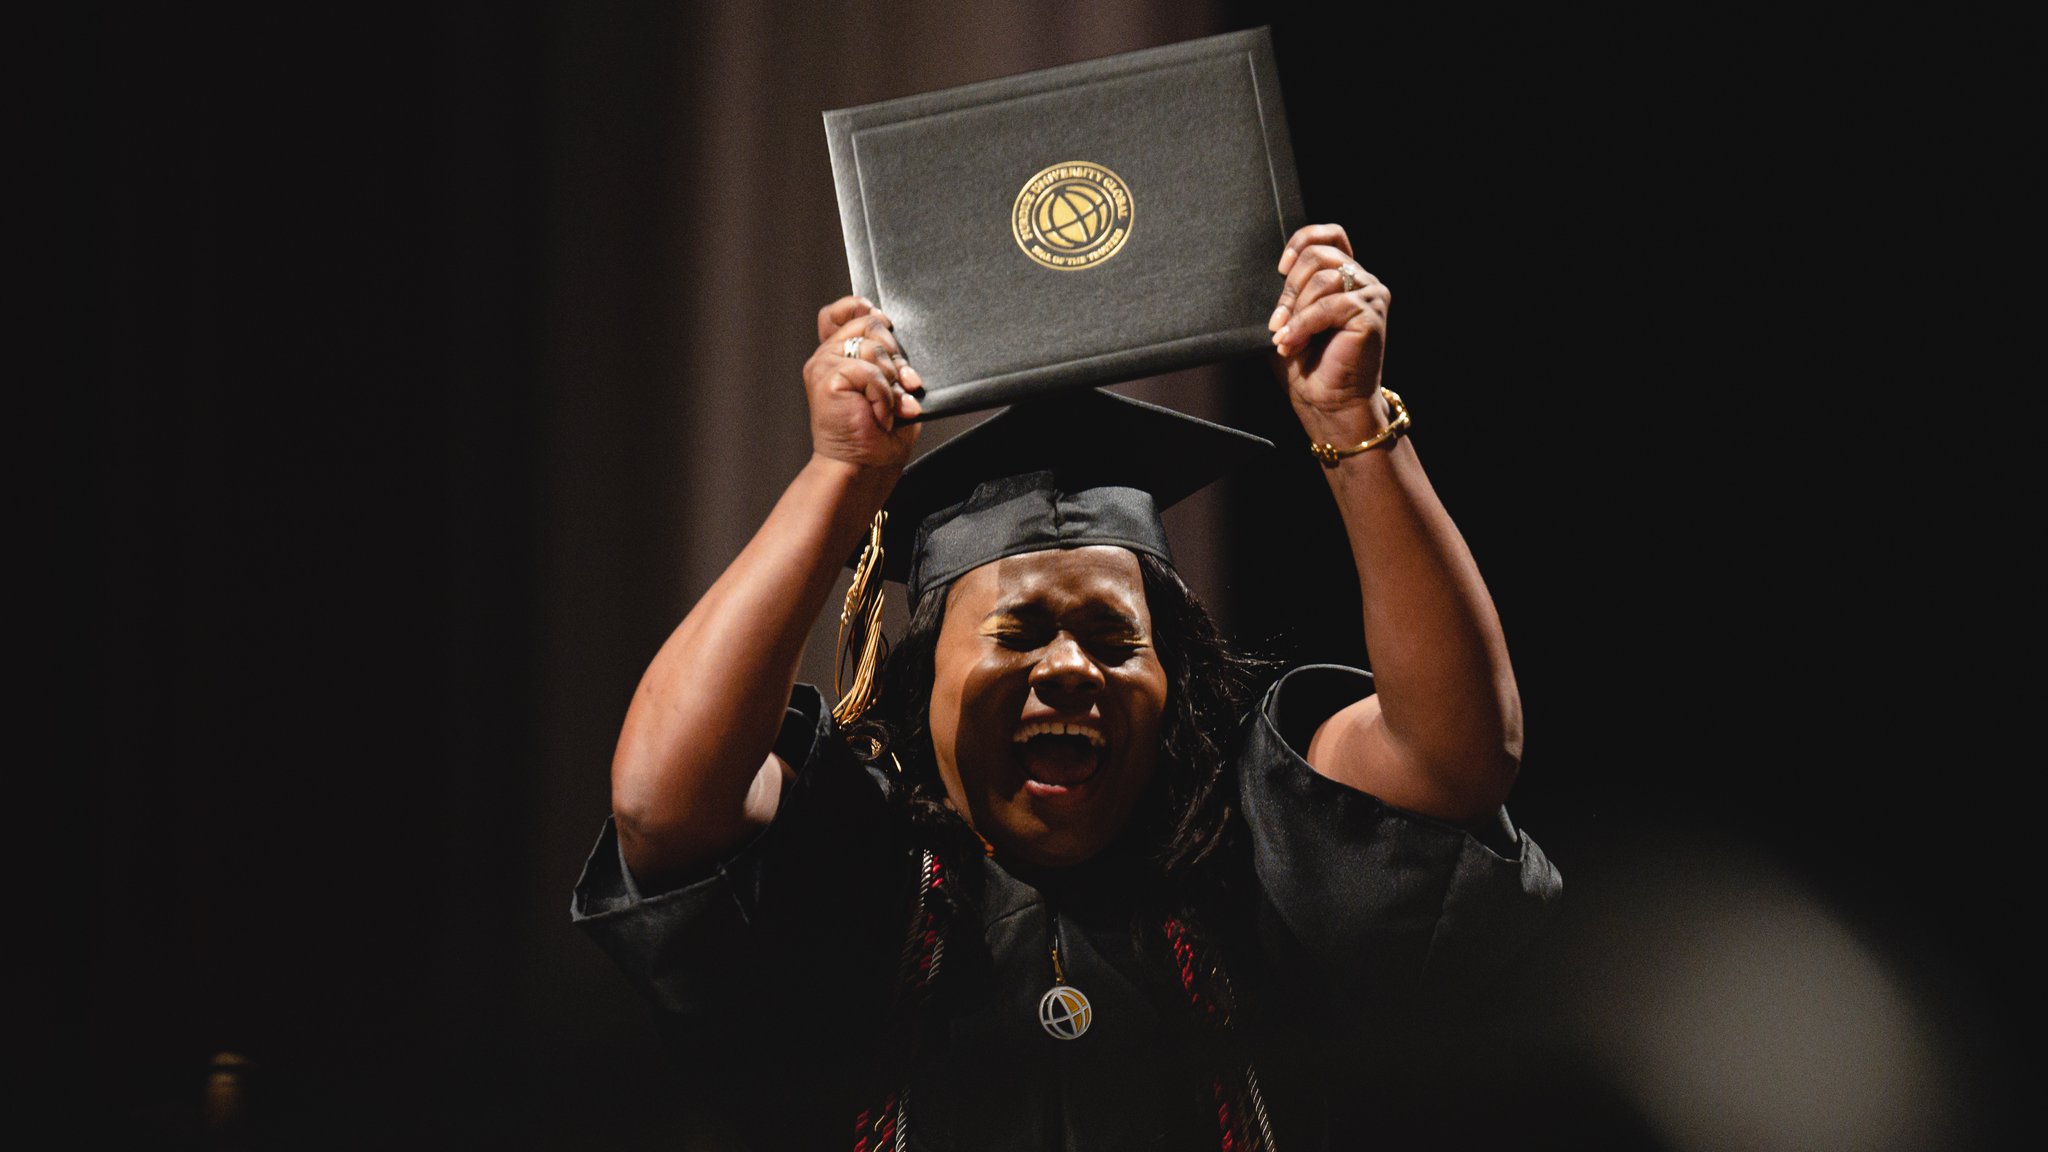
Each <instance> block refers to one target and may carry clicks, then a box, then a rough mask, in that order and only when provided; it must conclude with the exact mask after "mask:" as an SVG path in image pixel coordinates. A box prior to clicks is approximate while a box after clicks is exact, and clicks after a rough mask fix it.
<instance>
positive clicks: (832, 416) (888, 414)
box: [804, 296, 924, 471]
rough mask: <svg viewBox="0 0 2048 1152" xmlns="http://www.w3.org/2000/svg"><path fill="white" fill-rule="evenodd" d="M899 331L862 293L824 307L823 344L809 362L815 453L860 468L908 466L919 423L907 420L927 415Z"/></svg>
mask: <svg viewBox="0 0 2048 1152" xmlns="http://www.w3.org/2000/svg"><path fill="white" fill-rule="evenodd" d="M893 327H894V326H893V325H892V324H891V323H890V321H889V318H888V317H887V316H885V315H883V314H882V313H881V312H880V311H879V310H877V309H876V308H875V306H874V305H872V304H870V303H869V302H868V301H866V300H864V299H862V298H861V297H859V296H844V297H841V298H840V299H838V300H835V301H833V302H832V303H830V304H827V305H826V306H825V307H823V308H822V309H819V311H818V339H819V341H820V343H819V345H818V350H817V351H816V352H813V353H812V354H811V358H810V360H808V361H806V362H805V364H804V393H805V396H806V398H807V400H808V401H809V403H810V407H811V451H812V452H814V453H816V454H817V455H819V456H823V457H826V458H827V459H832V460H839V461H842V462H844V463H847V464H852V465H854V466H855V467H859V468H885V469H890V470H892V471H901V470H902V468H903V465H904V464H905V463H907V462H908V461H909V459H910V449H911V446H912V445H914V444H916V443H917V429H918V425H917V424H915V423H905V421H908V420H911V419H912V418H913V417H916V416H917V415H918V414H919V413H920V412H922V411H923V408H922V407H921V406H920V405H919V404H918V402H917V396H918V394H919V393H922V392H923V391H924V381H923V380H922V379H921V378H920V377H919V376H918V374H917V369H915V368H912V367H911V366H910V364H909V362H908V361H906V360H905V359H904V358H903V351H902V349H901V348H900V347H899V346H898V345H897V343H896V333H895V332H894V331H893ZM856 339H858V340H859V343H858V344H854V343H853V341H855V340H856ZM849 349H851V350H852V352H853V354H852V355H850V356H849V355H848V354H847V352H848V350H849Z"/></svg>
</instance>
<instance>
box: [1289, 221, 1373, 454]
mask: <svg viewBox="0 0 2048 1152" xmlns="http://www.w3.org/2000/svg"><path fill="white" fill-rule="evenodd" d="M1280 271H1281V273H1282V274H1284V275H1285V276H1286V277H1287V282H1286V284H1285V285H1284V286H1283V287H1282V288H1281V290H1280V302H1279V306H1278V307H1276V308H1274V309H1273V316H1272V319H1270V320H1269V321H1267V323H1266V327H1267V328H1269V329H1271V330H1272V332H1273V372H1274V375H1276V376H1278V377H1279V378H1280V380H1281V382H1282V383H1284V384H1286V385H1287V398H1288V400H1289V401H1290V402H1291V403H1292V404H1293V405H1294V411H1295V414H1296V415H1297V416H1299V417H1300V418H1301V422H1302V426H1303V427H1304V428H1305V429H1307V431H1308V432H1309V435H1310V436H1311V437H1317V436H1320V435H1321V434H1322V433H1323V432H1324V431H1325V430H1328V431H1330V432H1332V433H1335V434H1339V435H1341V436H1344V437H1350V438H1354V439H1356V438H1362V437H1363V436H1366V435H1371V434H1372V433H1373V432H1374V431H1377V430H1378V428H1379V427H1383V426H1384V425H1385V423H1386V419H1387V415H1386V407H1385V405H1384V404H1383V403H1382V402H1381V400H1380V399H1379V389H1380V360H1381V358H1382V357H1383V356H1384V355H1385V353H1386V348H1387V306H1388V304H1389V303H1390V302H1391V300H1392V296H1391V294H1390V293H1388V291H1387V286H1386V285H1384V284H1382V283H1380V282H1379V279H1378V278H1377V277H1375V276H1374V275H1373V274H1372V273H1370V272H1367V271H1366V270H1365V269H1363V268H1360V267H1359V266H1358V262H1357V260H1355V259H1353V257H1352V255H1351V238H1350V237H1349V236H1346V235H1345V234H1344V229H1343V228H1341V227H1339V226H1338V225H1335V224H1311V225H1309V226H1308V227H1306V228H1303V229H1302V230H1300V231H1299V232H1296V233H1295V234H1294V235H1293V236H1292V237H1290V238H1289V239H1288V241H1287V247H1286V249H1285V250H1283V251H1282V252H1281V255H1280ZM1361 428H1362V429H1363V432H1362V433H1361V432H1359V431H1358V430H1359V429H1361ZM1354 433H1357V435H1354Z"/></svg>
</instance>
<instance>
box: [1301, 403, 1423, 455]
mask: <svg viewBox="0 0 2048 1152" xmlns="http://www.w3.org/2000/svg"><path fill="white" fill-rule="evenodd" d="M1380 395H1382V396H1385V397H1386V398H1387V406H1388V407H1390V408H1392V409H1393V410H1394V418H1393V419H1392V420H1390V421H1388V422H1387V426H1386V427H1385V428H1382V429H1380V430H1379V431H1378V432H1375V433H1373V435H1372V436H1371V438H1369V439H1366V440H1361V441H1359V442H1358V443H1357V444H1355V445H1353V446H1352V447H1350V448H1339V447H1337V446H1336V445H1335V444H1310V445H1309V446H1308V451H1309V455H1311V456H1314V457H1315V458H1316V459H1318V460H1321V461H1322V462H1323V467H1325V468H1335V467H1336V466H1337V462H1338V461H1339V460H1342V459H1344V458H1345V457H1346V456H1356V455H1358V454H1359V453H1360V452H1364V451H1366V450H1368V449H1371V448H1377V447H1379V446H1380V445H1382V444H1385V443H1386V442H1387V441H1389V440H1396V439H1399V438H1400V437H1402V436H1405V435H1407V433H1408V425H1409V420H1408V406H1407V405H1406V404H1403V403H1401V397H1400V396H1398V395H1396V394H1395V392H1394V390H1393V389H1392V388H1387V387H1381V388H1380Z"/></svg>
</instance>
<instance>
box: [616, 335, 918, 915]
mask: <svg viewBox="0 0 2048 1152" xmlns="http://www.w3.org/2000/svg"><path fill="white" fill-rule="evenodd" d="M854 337H861V338H862V343H861V344H860V345H858V346H856V347H855V348H854V349H853V351H854V353H855V355H854V356H853V357H848V356H847V355H845V353H846V351H847V350H848V345H847V342H848V341H850V340H851V339H852V338H854ZM818 339H819V340H820V341H821V343H820V345H819V348H818V350H817V352H815V353H814V354H812V356H811V358H810V360H809V361H808V362H806V363H805V365H804V388H805V394H806V397H807V399H808V402H809V404H810V414H811V415H810V421H811V458H810V460H809V462H807V463H806V464H805V465H804V467H803V470H802V471H800V472H798V473H797V476H796V479H794V480H792V481H791V482H790V485H789V487H788V489H786V490H785V491H784V492H783V494H782V499H781V500H779V501H777V502H776V505H775V509H774V511H772V512H770V513H769V514H768V519H767V521H766V522H765V523H763V524H762V525H761V528H760V530H759V531H757V532H755V533H754V538H753V539H752V540H750V541H748V543H747V546H746V548H745V549H743V550H742V551H741V552H740V554H739V556H738V558H736V559H735V560H734V561H733V562H732V563H731V564H730V565H729V566H728V567H727V568H726V570H725V572H724V574H722V575H721V576H719V578H718V580H717V582H716V583H714V584H713V585H712V586H711V588H710V590H709V591H707V592H706V593H705V594H704V598H703V599H701V600H699V601H698V602H697V604H696V606H695V607H693V608H691V609H690V613H689V615H688V616H686V617H684V618H683V622H682V623H681V624H680V625H678V626H677V628H676V630H675V631H674V632H673V633H672V634H671V635H670V636H669V638H668V640H667V642H666V643H664V644H663V645H662V646H661V650H660V651H659V652H658V653H656V655H655V657H654V661H653V663H652V664H650V665H649V666H648V668H647V672H646V673H645V675H643V676H642V677H641V679H640V686H639V688H638V689H637V690H635V692H634V693H633V703H632V706H631V707H630V708H629V709H628V710H627V712H626V723H625V727H624V729H623V730H622V731H621V732H620V733H619V744H618V749H617V751H616V752H615V753H614V754H613V757H612V815H613V818H614V819H615V821H616V823H617V825H618V831H619V846H620V848H621V850H622V851H623V852H624V854H625V858H626V864H627V865H628V866H629V867H630V868H632V870H633V873H634V875H635V876H637V877H639V878H640V879H641V880H642V881H644V882H646V883H649V884H652V885H657V886H659V885H662V884H663V883H665V882H669V881H674V880H677V879H681V878H684V877H687V876H688V875H690V874H691V873H693V872H696V871H700V870H702V869H703V868H705V867H706V866H708V865H709V864H711V863H712V862H713V861H716V860H717V859H719V858H720V857H722V856H724V855H725V854H727V853H728V852H730V851H732V850H733V849H734V848H736V847H738V846H739V844H740V843H741V842H742V841H743V840H744V839H745V838H746V836H747V835H748V834H749V833H750V832H752V831H753V830H755V829H757V828H759V827H761V826H762V825H764V824H766V823H767V822H768V821H769V820H770V819H771V818H773V816H774V815H775V808H776V803H777V801H778V800H779V799H780V797H781V788H782V781H783V777H784V776H785V774H787V773H788V772H790V771H791V769H790V767H789V766H788V765H787V764H784V763H782V762H781V760H779V759H778V758H776V757H775V756H774V755H773V754H772V752H771V751H770V750H771V749H772V748H773V746H774V743H775V734H776V730H777V729H778V727H779V726H780V724H781V720H782V714H783V707H784V704H785V702H786V701H787V699H788V697H789V691H790V688H791V686H792V685H793V684H794V683H795V680H796V668H797V662H798V661H799V660H800V659H802V657H803V647H804V638H805V637H806V636H807V635H808V634H809V633H810V628H811V624H812V622H813V621H815V620H816V619H817V616H818V611H819V609H820V608H822V607H823V606H824V602H825V598H826V597H827V596H828V595H830V594H831V591H832V585H833V582H834V580H835V579H836V578H837V575H838V571H839V567H840V565H841V563H843V562H844V560H845V559H846V557H847V556H849V555H851V554H852V553H853V550H854V549H855V548H856V547H857V546H858V544H859V541H860V537H861V534H862V533H863V532H864V531H865V530H866V528H867V525H868V521H869V520H870V519H872V518H873V516H874V514H875V511H876V510H877V509H879V508H880V507H881V506H882V504H883V502H884V501H885V500H887V499H888V496H889V492H890V490H891V489H892V488H893V487H894V486H895V484H896V478H897V477H898V476H899V475H901V473H902V471H903V465H904V462H905V461H907V460H908V459H909V457H910V447H911V445H912V444H913V443H914V442H915V441H916V439H917V428H918V426H917V425H916V424H905V423H899V422H898V419H899V417H901V418H905V419H907V418H909V417H912V416H915V415H917V413H918V410H919V409H918V403H917V400H916V399H915V398H914V397H913V396H911V395H909V394H908V393H909V392H921V391H923V387H922V385H921V384H920V383H919V381H918V379H917V372H916V370H915V369H913V368H910V367H909V366H908V365H907V364H905V363H904V362H903V360H902V358H901V356H900V355H899V354H898V349H897V345H896V341H895V337H894V335H893V334H892V333H891V332H890V330H889V321H888V318H887V317H885V316H883V315H882V314H881V313H879V312H875V311H873V310H872V309H871V308H870V307H869V305H868V303H867V302H866V301H864V300H861V299H859V298H857V297H851V296H849V297H846V298H844V299H842V300H839V301H837V302H836V303H833V304H830V305H828V306H826V307H825V308H824V309H823V310H822V311H820V312H819V313H818ZM906 389H907V390H908V392H906Z"/></svg>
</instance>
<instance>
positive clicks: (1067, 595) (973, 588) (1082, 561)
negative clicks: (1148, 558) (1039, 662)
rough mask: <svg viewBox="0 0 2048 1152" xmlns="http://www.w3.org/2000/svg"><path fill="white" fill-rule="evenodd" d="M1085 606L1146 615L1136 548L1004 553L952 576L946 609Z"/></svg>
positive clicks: (976, 612) (972, 611)
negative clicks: (995, 558) (1132, 549)
mask: <svg viewBox="0 0 2048 1152" xmlns="http://www.w3.org/2000/svg"><path fill="white" fill-rule="evenodd" d="M1085 606H1100V607H1108V608H1115V609H1117V610H1119V611H1120V612H1123V613H1126V614H1129V615H1132V616H1135V617H1138V618H1139V619H1145V618H1147V617H1148V615H1149V614H1148V613H1147V611H1146V607H1145V577H1144V573H1143V570H1141V569H1140V568H1139V567H1138V556H1137V554H1136V553H1134V552H1132V551H1130V550H1129V549H1127V548H1118V547H1116V546H1115V545H1112V544H1091V545H1088V546H1086V547H1083V548H1053V549H1047V550H1045V551H1041V552H1026V553H1023V554H1022V555H1018V556H1005V557H1004V558H1002V559H1001V560H993V561H990V562H989V563H987V564H984V565H982V566H981V567H979V568H975V569H973V570H971V571H969V572H967V573H966V574H965V575H963V576H961V577H960V578H959V579H958V580H956V581H955V582H954V584H953V591H952V594H951V596H950V597H949V598H948V600H947V605H946V612H947V615H949V616H951V615H953V614H955V613H960V614H964V615H971V616H975V617H979V616H985V615H987V614H988V613H990V612H995V611H1004V610H1009V609H1015V608H1022V607H1035V608H1044V609H1047V610H1050V611H1054V612H1058V611H1063V610H1069V609H1074V608H1079V607H1085Z"/></svg>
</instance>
